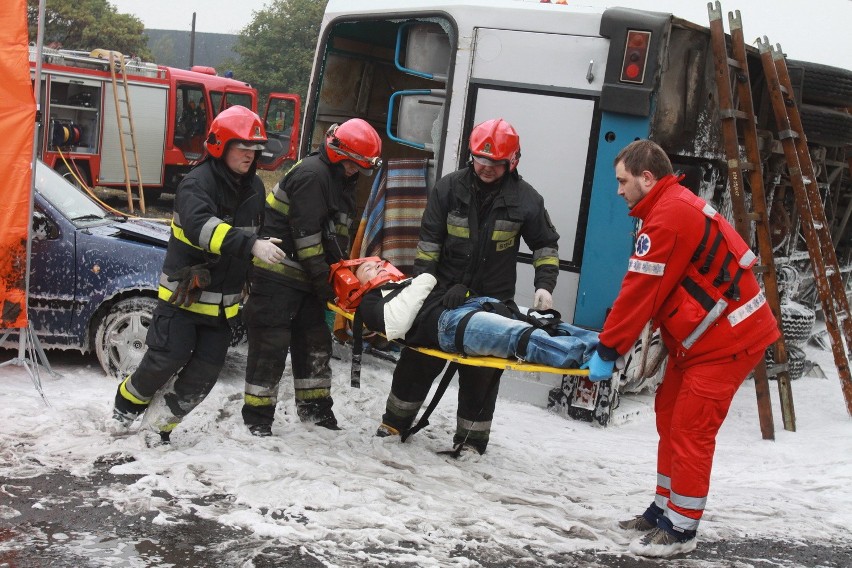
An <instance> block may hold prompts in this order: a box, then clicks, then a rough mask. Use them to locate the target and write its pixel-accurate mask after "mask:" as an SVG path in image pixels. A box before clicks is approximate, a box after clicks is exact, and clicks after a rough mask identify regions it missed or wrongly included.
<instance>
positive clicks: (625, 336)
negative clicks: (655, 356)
mask: <svg viewBox="0 0 852 568" xmlns="http://www.w3.org/2000/svg"><path fill="white" fill-rule="evenodd" d="M678 181H679V180H678V179H677V178H675V176H673V175H669V176H666V177H664V178H663V179H661V180H659V181H658V182H657V184H656V185H655V186H654V187H653V188H652V189H651V191H650V192H649V193H648V195H646V196H645V197H644V198H643V199H642V200H641V201H640V202H639V203H638V204H636V205H635V206H634V207H633V209H632V210H631V212H630V215H631V216H633V217H637V218H639V219H641V220H642V228H641V230H640V232H639V236H638V237H637V238H636V248H635V250H634V252H633V255H632V256H631V257H630V261H629V264H628V269H627V274H626V275H625V277H624V281H623V282H622V284H621V292H619V294H618V298H616V300H615V303H614V304H613V308H612V311H611V312H610V314H609V316H607V319H606V322H605V323H604V328H603V331H602V332H601V334H600V345H599V346H598V353H599V354H600V355H601V357H602V358H603V359H607V360H612V359H614V358H616V357H617V355H618V354H624V353H627V352H628V351H629V350H630V348H631V347H632V346H633V342H634V341H635V340H636V338H637V337H638V336H639V334H640V332H641V330H642V327H643V326H644V325H645V323H646V322H647V321H648V320H649V319H653V320H654V323H655V325H657V326H659V327H661V335H662V338H663V342H664V343H665V344H666V347H668V349H669V353H670V354H671V355H672V356H674V357H675V358H676V359H678V360H679V361H681V362H685V361H689V362H698V361H704V360H712V359H716V358H720V357H724V356H726V355H731V354H733V353H736V352H738V351H742V350H744V349H749V348H750V349H764V348H766V347H767V346H769V345H770V344H771V343H773V342H774V341H775V340H776V339H777V338H778V337H779V336H780V333H779V331H778V324H777V322H776V321H775V317H774V316H773V315H772V311H771V310H770V308H769V306H768V305H767V303H766V299H765V297H764V295H763V291H762V290H761V288H760V285H759V284H758V282H757V279H756V278H755V277H754V274H753V273H752V271H751V267H752V266H753V265H754V263H755V261H756V258H755V256H754V253H752V252H751V250H750V249H749V247H748V245H747V244H746V243H745V242H744V241H743V240H742V238H740V236H739V235H738V234H737V233H736V231H735V230H734V229H733V227H732V226H731V225H730V223H728V222H727V221H726V220H725V219H724V218H723V217H722V216H721V215H720V214H719V213H717V212H716V211H715V210H714V209H713V208H712V207H710V206H709V205H707V203H706V202H705V201H704V200H702V199H700V198H699V197H697V196H695V195H694V194H693V193H692V192H690V191H689V190H688V189H686V188H685V187H683V186H682V185H680V184H679V183H678Z"/></svg>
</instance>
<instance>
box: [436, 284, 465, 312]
mask: <svg viewBox="0 0 852 568" xmlns="http://www.w3.org/2000/svg"><path fill="white" fill-rule="evenodd" d="M468 296H470V290H468V289H467V286H465V285H464V284H453V285H452V286H450V289H449V290H447V291H446V293H445V294H444V298H443V299H442V300H441V303H442V304H444V307H445V308H447V309H449V310H454V309H456V308H457V307H459V306H461V305H462V304H463V303H464V301H465V300H466V299H467V297H468Z"/></svg>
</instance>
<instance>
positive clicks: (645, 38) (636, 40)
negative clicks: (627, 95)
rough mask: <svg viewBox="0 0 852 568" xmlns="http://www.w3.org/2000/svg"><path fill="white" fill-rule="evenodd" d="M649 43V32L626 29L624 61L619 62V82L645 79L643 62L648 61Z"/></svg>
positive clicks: (633, 81)
mask: <svg viewBox="0 0 852 568" xmlns="http://www.w3.org/2000/svg"><path fill="white" fill-rule="evenodd" d="M650 43H651V32H641V31H637V30H628V31H627V42H626V43H625V46H624V62H623V63H622V64H621V82H623V83H642V82H644V81H645V64H646V63H647V62H648V46H649V44H650Z"/></svg>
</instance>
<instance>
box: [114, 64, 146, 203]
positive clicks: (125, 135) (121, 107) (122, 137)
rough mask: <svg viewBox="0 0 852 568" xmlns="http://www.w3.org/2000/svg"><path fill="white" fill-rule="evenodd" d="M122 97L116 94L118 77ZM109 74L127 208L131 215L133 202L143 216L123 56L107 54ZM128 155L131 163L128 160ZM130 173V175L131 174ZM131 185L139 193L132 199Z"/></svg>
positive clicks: (143, 197)
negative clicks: (136, 202)
mask: <svg viewBox="0 0 852 568" xmlns="http://www.w3.org/2000/svg"><path fill="white" fill-rule="evenodd" d="M116 69H118V72H119V73H118V74H120V77H121V88H122V92H123V93H124V95H123V97H122V96H120V95H119V93H118V83H119V77H118V74H117V72H116ZM109 72H110V76H111V77H112V95H113V99H114V101H115V119H116V120H117V121H118V142H119V144H120V146H121V163H122V165H123V166H124V185H125V187H126V188H127V207H128V209H129V210H130V213H133V202H134V201H138V202H139V210H140V211H141V212H142V214H143V215H144V214H145V193H144V192H143V190H142V172H141V170H140V167H139V152H138V151H137V150H136V131H135V129H134V128H133V112H132V110H131V107H130V87H128V86H127V72H126V69H125V67H124V55H122V54H120V53H116V52H114V51H111V52H110V54H109ZM128 153H129V154H130V155H131V156H132V161H131V160H129V159H128ZM131 172H132V173H131ZM132 184H135V185H136V186H137V188H138V191H139V196H138V197H133V189H132Z"/></svg>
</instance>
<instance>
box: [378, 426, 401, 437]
mask: <svg viewBox="0 0 852 568" xmlns="http://www.w3.org/2000/svg"><path fill="white" fill-rule="evenodd" d="M399 435H400V434H399V430H397V429H396V428H394V427H393V426H389V425H387V424H385V423H384V422H382V423H381V424H379V428H378V430H376V437H377V438H389V437H391V436H399Z"/></svg>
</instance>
